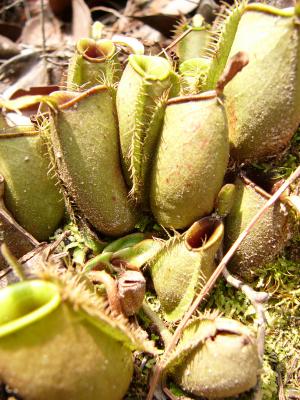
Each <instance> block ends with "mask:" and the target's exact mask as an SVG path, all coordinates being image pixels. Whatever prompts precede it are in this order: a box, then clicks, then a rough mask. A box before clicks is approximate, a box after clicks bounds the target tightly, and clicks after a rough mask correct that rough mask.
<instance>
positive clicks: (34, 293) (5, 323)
mask: <svg viewBox="0 0 300 400" xmlns="http://www.w3.org/2000/svg"><path fill="white" fill-rule="evenodd" d="M60 303H61V297H60V294H59V290H58V288H57V286H56V285H54V284H53V283H51V282H46V281H42V280H32V281H24V282H19V283H16V284H13V285H10V286H7V287H6V288H5V289H2V290H0V338H1V337H4V336H6V335H9V334H11V333H14V332H16V331H18V330H20V329H22V328H25V327H26V326H28V325H30V324H32V323H33V322H36V321H38V320H40V319H42V318H44V317H45V316H46V315H48V314H50V313H51V312H52V311H53V310H55V309H56V308H57V307H58V306H59V304H60Z"/></svg>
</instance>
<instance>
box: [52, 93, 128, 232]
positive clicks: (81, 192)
mask: <svg viewBox="0 0 300 400" xmlns="http://www.w3.org/2000/svg"><path fill="white" fill-rule="evenodd" d="M52 97H53V99H54V100H56V102H57V111H56V112H53V113H52V129H51V131H52V132H51V140H52V146H53V153H54V156H55V160H56V161H55V162H56V169H57V173H58V176H59V177H60V179H61V181H62V183H63V185H64V187H65V189H66V193H67V196H69V197H70V199H71V203H73V204H74V206H75V208H77V209H78V211H79V213H80V214H81V215H83V216H84V217H85V218H86V219H87V220H88V221H89V222H90V223H91V224H92V225H93V226H94V227H95V228H96V229H98V230H99V231H100V232H102V233H104V234H107V235H110V236H120V235H122V234H124V233H126V232H128V231H130V230H131V229H133V227H134V225H135V221H136V212H135V210H134V209H133V207H132V205H131V204H130V202H129V200H128V192H127V187H126V185H125V181H124V179H123V175H122V171H121V165H120V156H119V141H118V127H117V120H116V114H115V104H114V98H113V95H112V94H111V92H110V90H109V89H108V88H107V87H106V86H95V87H94V88H92V89H89V90H87V91H85V92H82V93H80V94H79V93H74V92H55V93H53V94H52Z"/></svg>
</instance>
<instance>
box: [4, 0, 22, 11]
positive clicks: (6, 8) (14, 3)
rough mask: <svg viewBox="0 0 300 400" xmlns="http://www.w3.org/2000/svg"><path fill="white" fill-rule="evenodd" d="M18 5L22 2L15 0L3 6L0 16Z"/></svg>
mask: <svg viewBox="0 0 300 400" xmlns="http://www.w3.org/2000/svg"><path fill="white" fill-rule="evenodd" d="M19 3H22V0H16V1H13V2H12V3H11V4H8V5H7V6H4V7H2V8H1V9H0V14H2V13H3V12H4V11H7V10H9V9H10V8H13V7H15V6H16V5H18V4H19Z"/></svg>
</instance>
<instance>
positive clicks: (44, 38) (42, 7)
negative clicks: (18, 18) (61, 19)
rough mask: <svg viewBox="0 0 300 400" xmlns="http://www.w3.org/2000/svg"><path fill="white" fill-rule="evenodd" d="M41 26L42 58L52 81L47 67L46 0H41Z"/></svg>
mask: <svg viewBox="0 0 300 400" xmlns="http://www.w3.org/2000/svg"><path fill="white" fill-rule="evenodd" d="M41 27H42V58H43V63H44V67H45V70H46V73H47V77H48V79H47V80H48V82H47V83H49V81H50V79H49V74H48V68H47V64H48V63H47V58H46V57H47V56H46V30H45V7H44V0H41Z"/></svg>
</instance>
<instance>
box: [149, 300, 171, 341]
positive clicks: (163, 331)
mask: <svg viewBox="0 0 300 400" xmlns="http://www.w3.org/2000/svg"><path fill="white" fill-rule="evenodd" d="M142 308H143V311H144V313H145V314H146V315H147V317H148V318H150V319H151V321H152V322H153V323H154V324H155V326H156V327H157V329H158V331H159V334H160V336H161V337H162V340H163V341H164V344H165V346H167V345H168V344H169V343H170V341H171V339H172V334H171V332H170V331H169V329H168V328H167V327H166V326H165V324H164V323H163V321H162V320H161V319H160V318H159V316H158V315H157V314H156V312H154V311H153V310H152V309H151V307H150V306H149V304H148V303H147V301H146V300H144V301H143V305H142Z"/></svg>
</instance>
